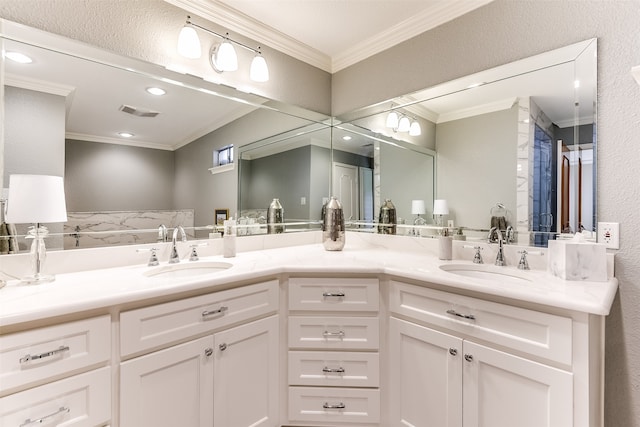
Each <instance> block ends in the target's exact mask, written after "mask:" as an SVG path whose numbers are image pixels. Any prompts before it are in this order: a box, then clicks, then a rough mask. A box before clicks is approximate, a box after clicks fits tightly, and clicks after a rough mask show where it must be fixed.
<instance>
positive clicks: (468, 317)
mask: <svg viewBox="0 0 640 427" xmlns="http://www.w3.org/2000/svg"><path fill="white" fill-rule="evenodd" d="M447 314H450V315H452V316H458V317H462V318H463V319H468V320H476V316H474V315H473V314H460V313H458V312H457V311H455V310H447Z"/></svg>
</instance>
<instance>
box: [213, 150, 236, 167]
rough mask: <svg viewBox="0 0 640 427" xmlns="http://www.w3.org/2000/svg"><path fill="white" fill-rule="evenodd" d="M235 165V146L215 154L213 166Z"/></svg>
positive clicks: (217, 151)
mask: <svg viewBox="0 0 640 427" xmlns="http://www.w3.org/2000/svg"><path fill="white" fill-rule="evenodd" d="M230 163H233V145H227V146H226V147H222V148H221V149H219V150H216V151H214V152H213V166H214V167H216V166H224V165H228V164H230Z"/></svg>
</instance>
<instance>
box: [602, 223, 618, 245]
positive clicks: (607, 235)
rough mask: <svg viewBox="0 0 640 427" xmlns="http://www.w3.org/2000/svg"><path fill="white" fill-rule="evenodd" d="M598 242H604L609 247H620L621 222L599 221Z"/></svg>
mask: <svg viewBox="0 0 640 427" xmlns="http://www.w3.org/2000/svg"><path fill="white" fill-rule="evenodd" d="M598 243H602V244H604V245H605V246H606V247H607V248H609V249H620V223H618V222H599V223H598Z"/></svg>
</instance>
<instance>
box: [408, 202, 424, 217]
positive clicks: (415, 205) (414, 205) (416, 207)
mask: <svg viewBox="0 0 640 427" xmlns="http://www.w3.org/2000/svg"><path fill="white" fill-rule="evenodd" d="M425 212H426V207H425V205H424V200H412V201H411V213H412V214H413V215H423V214H424V213H425Z"/></svg>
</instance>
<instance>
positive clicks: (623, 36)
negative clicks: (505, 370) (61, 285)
mask: <svg viewBox="0 0 640 427" xmlns="http://www.w3.org/2000/svg"><path fill="white" fill-rule="evenodd" d="M639 22H640V3H639V2H638V1H637V0H628V1H623V0H616V1H598V0H582V1H537V0H496V1H494V2H492V3H490V4H488V5H486V6H483V7H481V8H479V9H477V10H475V11H473V12H471V13H469V14H467V15H465V16H462V17H460V18H458V19H456V20H454V21H452V22H450V23H447V24H444V25H441V26H440V27H437V28H435V29H433V30H431V31H428V32H426V33H423V34H421V35H419V36H417V37H415V38H413V39H411V40H409V41H407V42H405V43H403V44H401V45H398V46H396V47H394V48H391V49H389V50H387V51H385V52H382V53H380V54H378V55H376V56H374V57H372V58H369V59H367V60H364V61H361V62H360V63H358V64H355V65H353V66H352V67H349V68H347V69H345V70H342V71H340V72H339V73H337V74H335V75H334V76H333V83H332V91H333V96H332V105H333V110H332V111H333V113H334V114H339V113H341V112H345V111H350V110H352V109H354V108H357V107H362V106H366V105H370V104H373V103H375V102H378V101H380V100H383V99H390V98H393V97H395V96H399V95H402V94H406V93H409V92H413V91H415V90H418V89H421V88H425V87H429V86H432V85H434V84H436V83H441V82H445V81H448V80H451V79H453V78H456V77H460V76H464V75H467V74H471V73H473V72H477V71H481V70H484V69H487V68H491V67H494V66H497V65H501V64H505V63H508V62H512V61H514V60H517V59H521V58H525V57H528V56H531V55H534V54H538V53H542V52H545V51H548V50H551V49H556V48H559V47H561V46H565V45H568V44H571V43H576V42H578V41H581V40H586V39H589V38H592V37H597V38H598V128H597V132H598V150H597V155H598V159H597V162H598V163H597V168H598V171H597V190H598V200H597V216H598V218H600V219H601V220H603V221H612V222H619V223H620V230H621V241H620V244H621V248H620V251H619V252H618V254H617V255H616V261H615V269H616V277H617V278H618V280H619V283H620V289H619V292H618V296H617V298H616V300H615V302H614V305H613V308H612V311H611V314H610V315H609V316H608V317H607V326H606V373H605V375H606V377H605V383H606V386H605V387H606V396H605V425H606V426H607V427H622V426H624V427H639V426H640V327H638V325H640V309H639V307H640V238H639V237H638V236H637V233H636V230H640V208H639V204H638V200H640V175H639V174H638V173H637V169H638V165H639V164H640V150H639V149H638V148H637V145H638V141H640V108H639V107H638V106H639V105H640V86H639V85H638V84H637V83H636V82H635V81H634V79H633V78H632V76H631V74H630V72H629V71H630V69H631V67H633V66H636V65H639V64H640V31H638V23H639ZM388 64H399V65H394V66H393V67H390V66H388Z"/></svg>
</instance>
